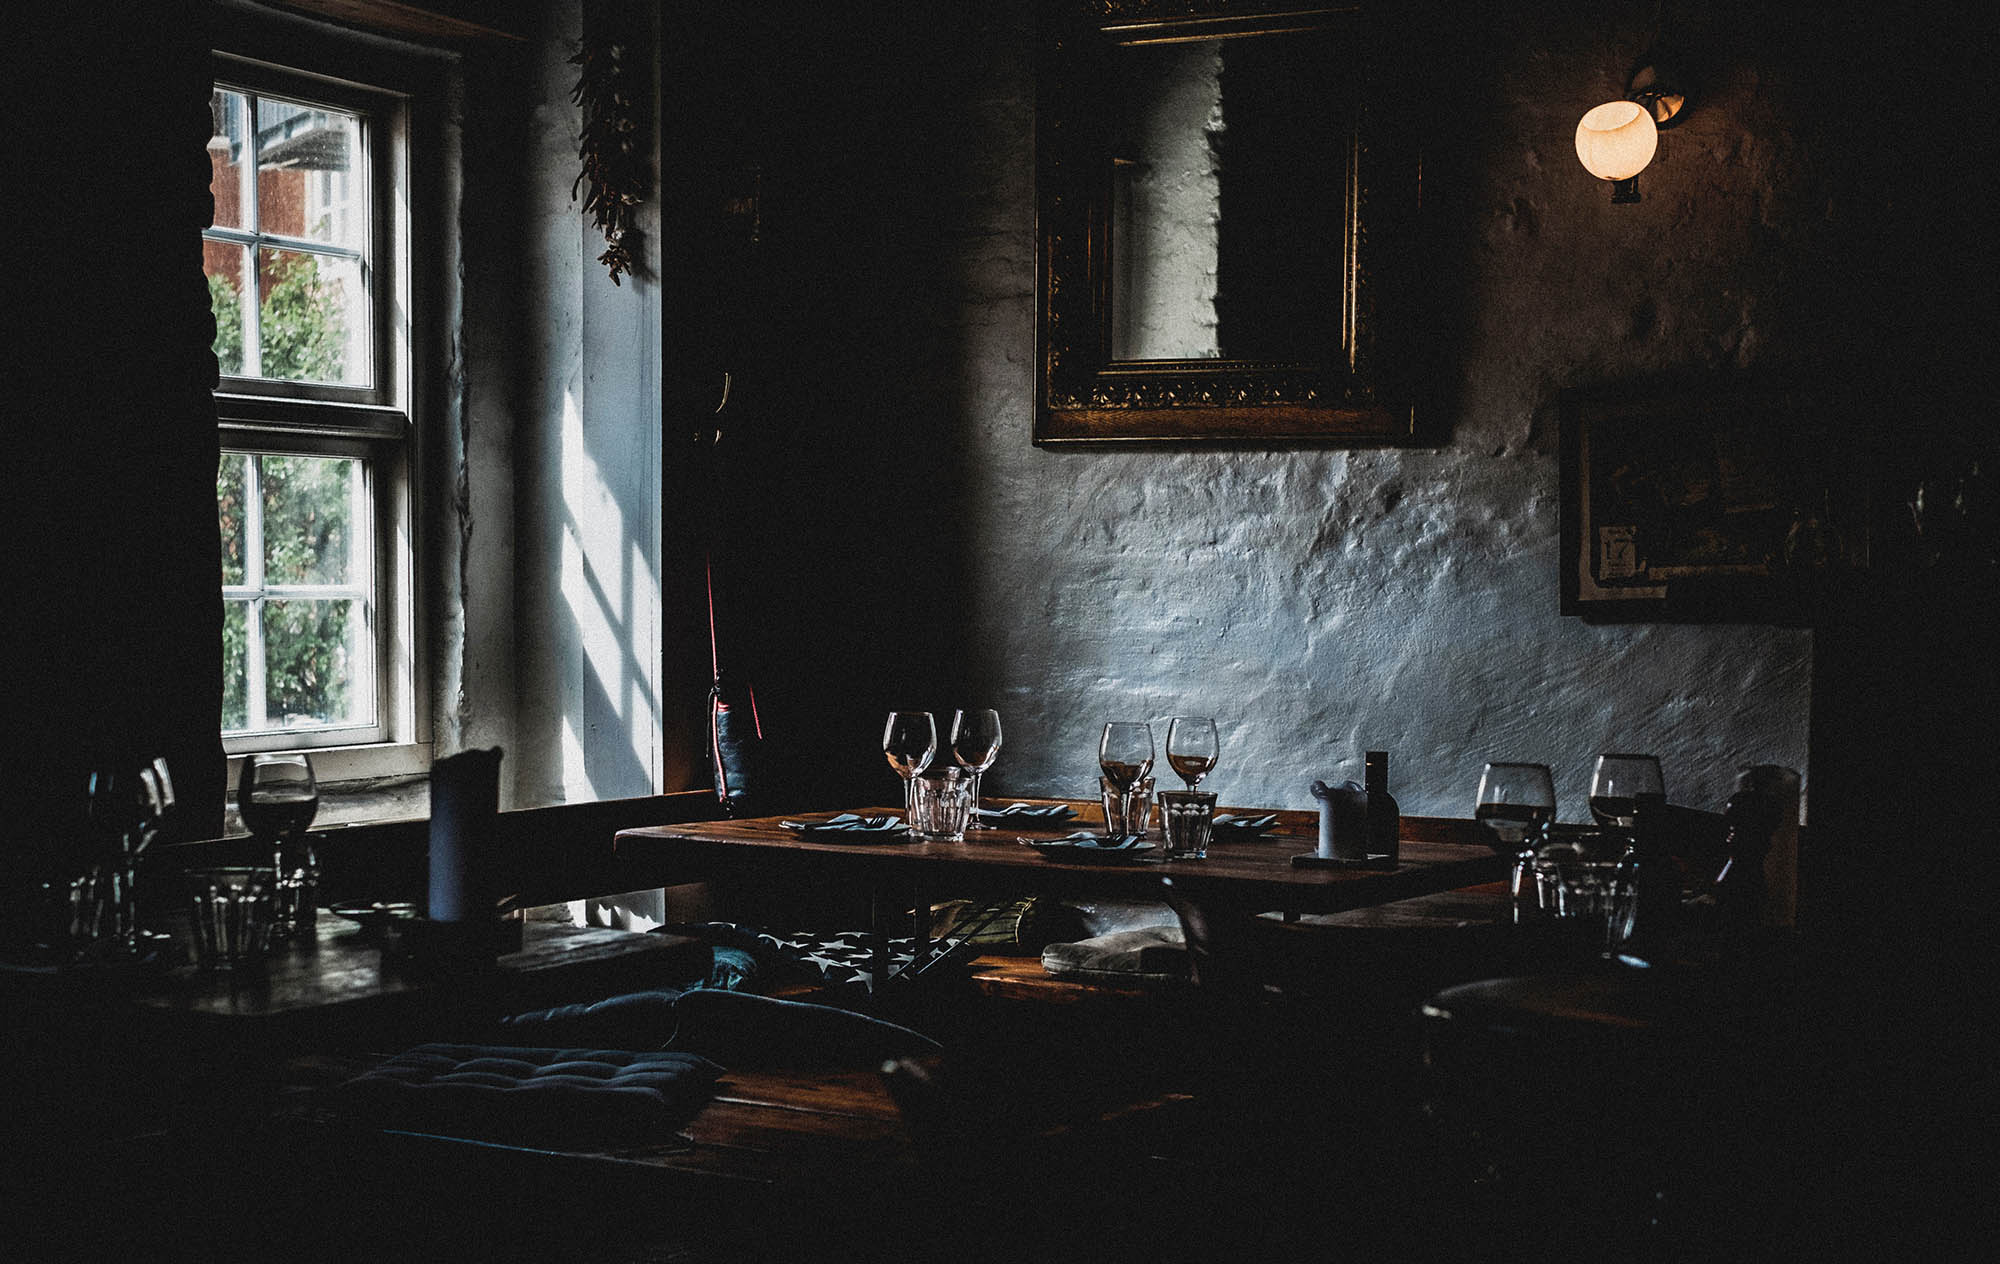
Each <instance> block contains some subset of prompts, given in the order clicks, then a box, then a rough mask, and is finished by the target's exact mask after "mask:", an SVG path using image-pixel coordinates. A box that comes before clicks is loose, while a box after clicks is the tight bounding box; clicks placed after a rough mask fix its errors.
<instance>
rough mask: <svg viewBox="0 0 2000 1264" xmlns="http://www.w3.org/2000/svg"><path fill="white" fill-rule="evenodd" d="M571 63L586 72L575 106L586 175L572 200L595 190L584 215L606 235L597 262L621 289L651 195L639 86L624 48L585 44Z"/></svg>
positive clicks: (578, 81)
mask: <svg viewBox="0 0 2000 1264" xmlns="http://www.w3.org/2000/svg"><path fill="white" fill-rule="evenodd" d="M569 60H570V64H571V65H572V66H578V67H581V69H580V71H579V72H578V74H577V79H576V90H575V91H573V92H571V93H570V100H572V101H574V102H575V103H576V104H577V105H579V106H581V107H582V109H583V131H582V132H581V133H579V134H578V136H577V150H576V156H577V158H578V159H580V160H581V162H582V167H583V169H582V170H581V171H580V172H578V173H577V177H576V183H574V184H572V185H571V186H570V190H569V196H570V200H571V201H575V200H576V197H577V193H578V190H580V189H582V188H583V187H584V186H585V185H586V184H588V185H589V186H590V187H589V190H588V192H587V193H586V194H585V195H584V199H583V209H584V213H585V214H587V215H589V216H590V217H591V224H592V226H593V227H595V228H596V229H597V231H599V232H601V233H603V234H604V253H603V254H601V255H599V256H597V261H598V262H599V263H601V264H603V265H604V266H605V267H607V268H609V269H610V270H611V283H612V284H613V285H618V284H620V282H619V280H618V278H619V277H620V276H621V275H623V274H625V273H630V272H632V271H633V270H634V262H633V251H634V249H635V248H636V247H637V245H638V239H639V233H638V230H637V229H635V228H633V227H632V216H633V213H634V211H635V210H636V209H637V207H638V206H639V204H640V203H641V202H644V201H645V200H646V192H647V189H646V185H647V174H648V173H647V170H646V155H645V151H644V150H643V149H642V148H641V146H642V143H643V141H644V138H645V131H644V129H643V128H642V127H641V126H640V117H639V109H638V105H637V100H638V96H639V91H638V84H637V83H636V82H635V80H634V76H633V75H632V74H631V73H630V71H629V68H628V67H627V66H626V62H625V47H624V45H622V44H619V43H617V42H615V41H612V40H602V39H600V40H585V41H584V43H583V45H582V47H581V48H580V49H579V51H578V52H577V54H576V56H574V57H572V58H570V59H569Z"/></svg>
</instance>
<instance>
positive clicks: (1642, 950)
mask: <svg viewBox="0 0 2000 1264" xmlns="http://www.w3.org/2000/svg"><path fill="white" fill-rule="evenodd" d="M1669 811H1670V809H1668V808H1666V807H1665V806H1664V805H1659V804H1653V803H1650V802H1648V803H1641V804H1638V805H1637V811H1636V812H1635V813H1634V815H1633V818H1632V845H1631V847H1630V848H1629V849H1628V850H1627V851H1626V853H1625V870H1626V874H1627V880H1628V881H1629V883H1630V884H1631V901H1632V904H1631V915H1630V918H1629V919H1628V920H1626V922H1625V924H1624V926H1623V927H1622V928H1621V929H1622V930H1623V938H1624V944H1623V945H1622V946H1623V947H1624V949H1625V952H1626V955H1629V956H1633V957H1637V958H1639V959H1641V960H1648V961H1650V960H1652V959H1653V958H1654V956H1655V955H1656V954H1658V953H1660V952H1662V951H1663V950H1664V949H1665V947H1666V945H1667V943H1668V941H1669V940H1671V939H1672V938H1673V936H1674V935H1675V934H1676V933H1677V932H1678V931H1679V930H1680V923H1681V916H1682V914H1681V880H1680V868H1679V866H1677V865H1676V864H1675V863H1674V858H1673V851H1672V843H1673V839H1672V836H1671V832H1670V826H1669V824H1668V814H1669Z"/></svg>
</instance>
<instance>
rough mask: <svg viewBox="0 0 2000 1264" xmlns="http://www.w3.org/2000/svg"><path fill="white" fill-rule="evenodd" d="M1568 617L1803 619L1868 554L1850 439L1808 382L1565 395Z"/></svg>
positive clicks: (1564, 509)
mask: <svg viewBox="0 0 2000 1264" xmlns="http://www.w3.org/2000/svg"><path fill="white" fill-rule="evenodd" d="M1560 411H1561V426H1562V436H1561V442H1562V517H1561V524H1560V526H1561V541H1562V612H1563V613H1564V614H1567V615H1578V616H1581V617H1583V618H1585V619H1588V620H1592V621H1604V622H1611V621H1661V622H1669V621H1681V622H1710V623H1724V622H1737V623H1804V622H1807V621H1809V620H1810V617H1811V615H1812V612H1813V609H1814V606H1815V604H1816V601H1817V600H1818V598H1819V597H1820V596H1821V595H1822V594H1823V593H1824V592H1825V590H1826V588H1827V587H1828V584H1829V583H1830V582H1832V581H1834V580H1835V579H1837V578H1838V577H1839V576H1841V575H1845V574H1848V573H1851V572H1852V571H1853V570H1855V569H1856V568H1857V567H1858V566H1860V565H1863V564H1865V560H1866V558H1865V539H1860V538H1857V532H1856V528H1857V527H1858V526H1859V525H1860V524H1861V522H1862V515H1861V514H1860V512H1859V511H1858V507H1857V506H1856V505H1855V503H1854V501H1853V498H1852V496H1851V495H1849V494H1847V492H1846V491H1845V490H1844V489H1843V488H1842V487H1841V486H1838V485H1837V483H1838V482H1839V480H1837V479H1836V477H1835V475H1836V473H1837V472H1838V471H1839V469H1840V453H1841V452H1842V451H1843V445H1842V444H1840V443H1839V442H1838V438H1839V434H1838V428H1837V427H1836V426H1835V425H1834V424H1833V421H1832V416H1831V413H1830V412H1829V411H1828V410H1826V409H1825V408H1823V407H1821V406H1820V405H1818V404H1816V403H1815V402H1814V401H1813V400H1812V399H1811V397H1810V396H1809V395H1808V393H1807V392H1805V391H1803V390H1801V389H1798V388H1795V387H1790V386H1781V385H1770V384H1762V383H1755V384H1751V383H1725V382H1718V383H1703V384H1696V385H1679V384H1675V385H1645V386H1635V387H1622V388H1605V389H1598V390H1590V391H1568V392H1565V393H1564V394H1563V396H1562V398H1561V401H1560Z"/></svg>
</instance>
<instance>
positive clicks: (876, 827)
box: [778, 812, 907, 834]
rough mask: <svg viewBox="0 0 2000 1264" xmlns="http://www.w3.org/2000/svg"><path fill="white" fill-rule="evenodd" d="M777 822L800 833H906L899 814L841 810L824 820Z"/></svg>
mask: <svg viewBox="0 0 2000 1264" xmlns="http://www.w3.org/2000/svg"><path fill="white" fill-rule="evenodd" d="M778 824H780V825H782V826H784V827H785V828H786V829H788V830H797V831H799V832H800V833H801V834H903V833H907V831H906V830H905V829H904V828H903V818H902V817H900V816H859V815H857V814H855V813H853V812H842V813H841V814H840V815H839V816H836V817H831V818H829V819H827V820H824V821H779V822H778Z"/></svg>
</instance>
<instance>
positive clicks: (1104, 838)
mask: <svg viewBox="0 0 2000 1264" xmlns="http://www.w3.org/2000/svg"><path fill="white" fill-rule="evenodd" d="M1144 838H1145V835H1143V834H1092V833H1091V832H1089V831H1088V830H1080V831H1078V832H1077V833H1074V834H1065V835H1064V836H1063V837H1062V839H1061V840H1060V841H1061V842H1063V843H1066V844H1068V845H1070V846H1072V847H1095V848H1096V849H1097V850H1098V851H1131V850H1133V849H1134V848H1138V847H1143V846H1145V845H1146V844H1145V842H1144Z"/></svg>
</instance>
